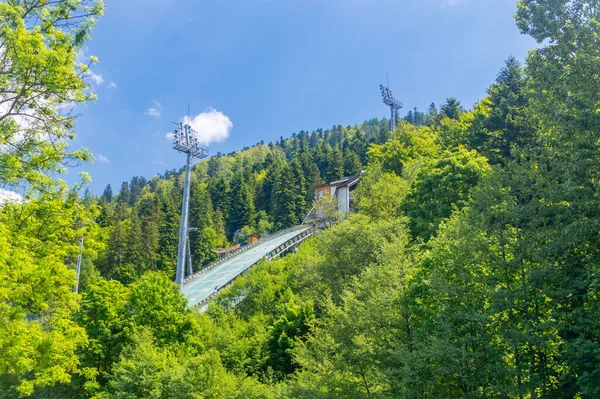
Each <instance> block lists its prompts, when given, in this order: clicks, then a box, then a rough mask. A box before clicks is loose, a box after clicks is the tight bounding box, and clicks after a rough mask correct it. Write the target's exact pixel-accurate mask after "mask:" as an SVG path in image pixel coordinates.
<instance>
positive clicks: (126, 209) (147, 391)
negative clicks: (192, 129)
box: [0, 0, 600, 399]
mask: <svg viewBox="0 0 600 399" xmlns="http://www.w3.org/2000/svg"><path fill="white" fill-rule="evenodd" d="M34 3H35V4H34ZM58 4H59V5H60V6H58V7H55V6H54V5H53V3H43V2H42V3H37V2H30V1H25V0H22V1H11V2H6V3H0V15H1V16H2V18H3V24H2V28H1V31H0V38H1V39H0V43H1V44H2V46H7V47H6V48H10V49H11V51H7V50H6V49H4V47H2V48H3V50H2V51H3V53H2V54H4V55H5V57H4V59H5V61H3V62H4V64H2V68H3V71H7V72H6V73H4V74H3V75H1V76H0V89H1V90H2V95H3V96H4V98H7V97H6V96H8V95H10V93H14V92H15V87H17V88H19V87H25V88H26V89H23V90H22V91H20V92H19V93H21V94H20V96H17V97H16V98H15V99H14V100H12V101H13V103H12V104H13V106H11V107H10V108H8V109H7V110H4V109H2V111H1V112H0V113H2V114H3V115H4V116H0V129H1V130H0V142H1V143H2V146H3V148H2V151H0V180H1V181H2V182H3V183H4V185H5V186H6V187H11V188H17V187H22V188H23V189H24V190H25V191H26V196H25V198H24V199H23V200H21V201H12V202H10V201H9V202H6V203H5V204H4V205H2V206H1V207H0V276H1V277H2V278H0V396H1V397H6V398H17V397H33V398H97V399H99V398H128V399H129V398H165V399H166V398H240V399H241V398H352V399H356V398H423V399H425V398H597V397H600V341H599V337H600V301H599V298H600V277H599V265H600V237H599V234H598V233H599V226H600V203H599V198H600V186H599V184H598V181H599V178H600V164H599V163H598V159H600V147H599V145H598V143H600V141H599V140H600V137H599V134H600V95H599V93H600V24H599V21H600V4H599V3H598V1H597V0H593V1H589V0H587V1H584V0H572V1H567V0H556V1H546V0H521V1H519V2H518V8H517V12H516V14H515V19H516V23H517V26H518V28H519V29H520V30H521V32H522V33H524V34H528V35H531V36H532V37H533V38H534V39H535V40H537V41H538V43H539V46H540V47H539V48H538V49H535V50H531V51H530V53H529V56H528V57H527V60H526V62H525V64H524V65H520V64H519V62H518V61H517V60H516V59H514V58H513V57H508V58H507V60H506V62H505V64H504V65H503V66H501V67H500V68H499V72H498V75H497V77H496V80H495V83H494V84H492V85H491V86H490V87H489V88H488V89H487V95H486V96H485V98H483V99H482V100H481V101H479V102H478V103H477V104H475V105H474V106H473V107H472V109H467V108H465V107H464V106H461V104H460V102H459V101H458V100H457V99H455V98H453V97H449V99H448V100H447V101H446V103H444V104H442V105H441V106H440V109H439V110H437V109H436V107H435V105H432V107H431V109H430V110H429V111H428V112H427V114H424V113H421V112H419V111H417V110H411V111H410V112H409V113H408V114H407V115H406V116H405V117H404V118H403V119H402V120H401V121H400V123H399V124H398V126H397V128H396V130H395V131H394V132H389V131H388V130H387V126H388V125H387V121H385V120H377V119H373V120H371V121H367V122H365V123H363V124H362V125H356V126H348V127H343V126H336V127H334V128H332V129H330V130H317V131H314V132H310V133H308V132H300V133H299V134H294V135H292V136H291V137H290V138H287V139H283V138H282V139H281V140H280V141H279V142H277V143H270V144H267V145H265V144H263V143H260V144H257V145H255V146H254V147H252V148H247V149H244V150H242V151H239V152H235V153H232V154H228V155H218V156H213V157H211V158H210V159H208V160H206V161H202V162H199V163H197V164H196V165H195V167H194V170H193V173H192V180H193V182H192V194H191V208H190V209H191V215H190V218H191V219H190V224H191V225H192V226H194V227H197V228H198V231H197V232H192V233H190V239H191V249H192V252H193V263H194V267H195V268H196V269H198V268H200V267H201V265H203V264H206V263H208V262H210V261H211V260H213V259H214V258H215V256H216V254H214V253H213V252H212V251H211V250H212V249H214V248H216V247H224V246H228V245H230V244H232V243H233V242H234V241H235V240H236V237H237V238H239V237H242V239H243V236H244V235H247V234H249V233H251V232H259V233H260V234H264V233H265V232H267V231H269V232H274V231H276V230H278V229H281V228H285V227H288V226H292V225H295V224H297V223H299V222H301V220H302V218H303V217H304V215H306V213H307V212H308V210H309V209H310V208H311V207H312V204H313V203H312V201H313V195H314V192H313V188H314V186H316V185H318V184H320V183H322V182H328V181H331V180H335V179H338V178H340V177H342V176H344V175H351V174H356V173H359V172H360V171H361V170H364V171H365V173H364V174H363V175H362V177H361V180H360V183H359V186H358V188H357V190H356V191H355V197H354V205H355V210H354V212H352V213H351V214H350V215H347V217H346V218H344V220H341V221H339V222H338V223H336V224H335V225H334V226H332V227H330V228H328V229H325V230H323V231H322V232H320V233H319V234H317V235H315V236H313V237H312V238H310V239H308V240H307V241H306V242H305V243H304V244H303V245H302V246H300V247H299V249H298V251H297V252H296V253H294V254H290V255H287V256H284V257H282V258H280V259H276V260H273V261H271V262H263V263H261V264H259V265H258V266H256V267H255V268H253V269H252V270H251V271H250V272H249V273H247V274H245V275H244V276H242V277H240V278H238V279H237V280H235V282H234V283H233V285H232V286H231V287H229V288H228V289H226V290H225V291H223V292H222V293H221V294H219V295H218V296H217V297H216V299H214V300H213V301H212V302H211V303H210V305H209V307H208V310H207V312H205V313H201V312H199V311H198V310H197V309H190V308H189V307H188V306H187V303H186V299H185V298H184V297H183V296H182V295H181V294H180V292H179V287H178V286H177V285H175V284H174V283H173V275H174V268H175V260H176V253H177V240H178V236H177V231H178V227H179V211H180V206H181V197H182V194H181V193H182V178H183V177H182V173H181V171H169V172H167V173H165V174H164V175H163V176H157V177H154V178H152V179H150V180H148V181H147V180H146V179H144V178H142V177H135V178H133V179H132V180H131V181H130V182H125V183H123V184H122V185H121V188H120V189H119V191H118V192H116V190H115V192H113V191H112V188H111V187H110V186H109V187H107V188H106V190H105V191H104V193H103V194H102V195H101V196H98V197H96V196H94V195H93V194H92V193H91V192H89V191H88V192H87V193H86V194H81V193H82V191H83V190H84V187H85V184H86V179H87V176H82V183H81V184H80V185H76V186H74V187H68V186H67V185H66V184H65V183H64V182H63V181H61V180H60V179H58V178H57V176H56V172H59V171H60V170H61V169H62V168H63V166H62V165H64V164H67V163H68V162H72V161H87V160H89V158H90V154H89V153H88V152H85V151H75V152H69V149H68V145H67V144H68V142H69V141H70V140H71V139H72V138H74V133H73V128H74V127H73V126H74V125H73V122H74V118H73V117H72V116H71V115H70V114H65V113H64V112H61V110H60V109H59V105H61V104H63V102H65V99H68V100H69V101H73V102H83V101H86V100H89V99H90V98H89V96H90V94H89V91H88V89H89V88H88V87H87V86H86V85H85V83H84V81H83V80H82V79H81V76H82V74H85V73H86V71H87V68H89V66H86V65H84V64H76V63H75V57H76V51H77V48H78V47H79V46H81V45H82V44H83V43H84V42H85V40H86V39H87V35H88V32H89V29H90V28H91V26H92V25H93V22H95V18H96V17H98V16H99V15H101V13H102V4H98V3H92V4H88V3H87V2H78V1H74V2H58ZM28 7H29V8H28ZM84 7H89V8H84ZM29 13H31V15H34V16H35V17H36V18H35V20H36V21H38V22H35V24H39V26H40V27H43V29H42V28H39V29H33V28H31V25H28V23H29V24H32V23H34V22H32V20H31V19H29V18H30V17H29V16H28V15H29ZM74 15H85V17H83V19H81V20H80V19H74V20H73V19H71V17H73V16H74ZM65 21H71V22H70V23H69V24H68V26H69V29H70V30H69V33H68V34H65V33H64V32H65V31H64V29H65V28H64V26H65ZM74 21H85V22H74ZM26 22H27V23H26ZM33 50H35V51H33ZM26 55H28V56H27V57H26ZM17 61H18V62H17ZM41 71H44V72H43V73H42V72H41ZM40 96H42V97H44V98H45V100H44V101H43V102H38V101H37V99H38V98H39V97H40ZM19 107H21V108H24V109H28V110H29V112H28V115H30V119H34V120H36V121H40V122H39V123H38V122H29V123H24V122H23V121H22V120H20V119H18V118H17V117H18V116H22V115H20V114H22V113H20V112H19V111H18V110H19V109H21V108H19ZM31 116H33V117H31ZM42 122H43V123H42ZM7 147H10V149H8V148H7ZM236 232H240V233H242V235H239V234H238V235H236ZM82 235H83V236H84V237H85V246H84V267H83V272H82V278H81V281H80V286H79V292H78V293H73V292H72V288H73V284H74V281H75V272H74V271H73V267H74V263H75V259H76V256H77V253H78V244H79V242H80V237H81V236H82ZM240 300H241V301H240ZM238 302H239V303H238Z"/></svg>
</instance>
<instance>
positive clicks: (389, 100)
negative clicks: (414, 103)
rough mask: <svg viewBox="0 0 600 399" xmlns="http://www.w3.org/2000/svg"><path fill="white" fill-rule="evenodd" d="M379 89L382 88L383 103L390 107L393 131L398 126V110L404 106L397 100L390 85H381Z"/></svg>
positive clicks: (391, 129) (391, 128)
mask: <svg viewBox="0 0 600 399" xmlns="http://www.w3.org/2000/svg"><path fill="white" fill-rule="evenodd" d="M379 89H380V90H381V96H382V97H383V103H384V104H385V105H387V106H389V107H390V131H391V132H393V131H394V130H395V128H396V117H395V114H396V110H398V109H400V108H402V103H401V102H398V101H396V99H395V98H394V95H393V94H392V91H391V90H390V89H389V87H386V86H384V85H379Z"/></svg>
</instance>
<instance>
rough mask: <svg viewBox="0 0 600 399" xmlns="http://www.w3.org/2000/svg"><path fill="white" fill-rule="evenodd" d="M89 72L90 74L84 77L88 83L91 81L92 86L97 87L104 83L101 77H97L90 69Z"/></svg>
mask: <svg viewBox="0 0 600 399" xmlns="http://www.w3.org/2000/svg"><path fill="white" fill-rule="evenodd" d="M89 72H90V73H89V74H88V75H87V76H86V78H87V79H89V80H90V81H92V83H93V84H95V85H96V86H98V85H101V84H102V82H104V78H102V75H98V74H96V73H94V72H92V70H91V69H90V71H89Z"/></svg>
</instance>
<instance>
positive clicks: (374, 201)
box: [354, 164, 409, 219]
mask: <svg viewBox="0 0 600 399" xmlns="http://www.w3.org/2000/svg"><path fill="white" fill-rule="evenodd" d="M408 189H409V185H408V183H407V182H406V180H404V179H403V178H401V177H400V176H398V175H396V174H394V173H386V172H383V170H382V167H381V165H380V164H372V165H370V166H369V168H368V169H367V171H366V173H365V174H364V175H362V176H361V178H360V184H359V186H358V188H357V189H356V193H355V194H354V195H355V197H354V206H355V209H356V211H358V212H359V213H361V214H364V215H367V216H370V217H372V218H373V219H385V218H390V217H395V216H398V214H399V207H400V204H401V203H402V200H403V199H404V197H405V196H406V194H407V193H408Z"/></svg>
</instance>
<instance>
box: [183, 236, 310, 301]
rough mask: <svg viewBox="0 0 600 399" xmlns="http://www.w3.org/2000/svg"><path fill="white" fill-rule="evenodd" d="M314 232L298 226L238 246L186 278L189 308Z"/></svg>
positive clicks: (293, 246)
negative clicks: (252, 242) (232, 251)
mask: <svg viewBox="0 0 600 399" xmlns="http://www.w3.org/2000/svg"><path fill="white" fill-rule="evenodd" d="M313 233H314V228H313V227H311V226H306V225H300V226H296V227H292V228H290V229H286V230H283V231H280V232H279V233H276V234H273V235H271V236H269V237H266V238H264V239H262V240H260V241H258V242H256V243H255V244H252V245H248V246H246V247H243V248H240V249H239V250H237V251H236V252H234V253H232V254H230V255H229V256H227V257H225V258H223V259H221V260H219V261H217V262H214V263H211V264H209V265H208V266H206V267H204V268H203V269H202V270H200V271H198V272H197V273H195V274H193V275H191V276H189V277H187V278H186V279H185V280H184V283H183V291H182V292H183V295H185V297H186V298H187V300H188V304H189V306H190V307H196V306H201V307H202V306H204V305H206V303H207V302H208V301H209V300H210V299H211V298H212V297H214V296H216V295H217V293H218V292H219V291H220V290H222V289H223V288H225V287H227V286H228V285H230V284H231V283H232V282H233V280H234V279H235V278H236V277H237V276H239V275H241V274H244V273H245V272H246V271H247V270H248V269H250V268H251V267H252V266H254V265H256V264H257V263H258V262H260V261H261V260H262V259H267V260H271V259H273V258H274V257H276V256H278V255H281V254H283V253H284V252H287V251H289V250H291V249H292V248H295V247H296V246H297V245H298V244H299V243H300V242H302V241H304V240H305V239H306V238H308V237H310V236H311V235H312V234H313Z"/></svg>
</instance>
